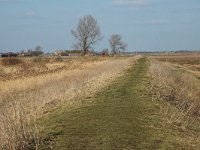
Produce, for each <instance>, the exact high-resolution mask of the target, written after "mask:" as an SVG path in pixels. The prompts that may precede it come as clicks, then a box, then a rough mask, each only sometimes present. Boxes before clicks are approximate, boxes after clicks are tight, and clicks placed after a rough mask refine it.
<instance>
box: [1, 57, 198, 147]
mask: <svg viewBox="0 0 200 150" xmlns="http://www.w3.org/2000/svg"><path fill="white" fill-rule="evenodd" d="M199 58H200V57H199V56H196V55H187V56H186V55H184V56H176V55H172V56H163V55H160V56H148V57H147V56H145V57H144V56H132V57H127V56H126V57H119V56H118V57H77V58H69V57H27V58H23V57H20V58H18V57H16V58H1V59H0V61H1V64H0V69H1V73H0V148H1V149H2V150H17V149H55V150H57V149H59V150H62V149H63V150H65V149H66V148H67V149H108V150H109V149H169V148H170V149H199V147H200V143H199V140H200V128H199V127H200V109H199V108H200V100H199V97H200V81H199V79H198V77H197V73H198V71H199V70H198V69H195V70H194V66H196V67H197V66H199ZM191 71H195V73H194V72H191Z"/></svg>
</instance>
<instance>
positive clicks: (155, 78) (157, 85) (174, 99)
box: [149, 61, 200, 126]
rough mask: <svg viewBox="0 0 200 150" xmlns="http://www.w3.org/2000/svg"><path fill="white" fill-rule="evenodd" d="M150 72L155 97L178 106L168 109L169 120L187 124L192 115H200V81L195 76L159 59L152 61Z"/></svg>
mask: <svg viewBox="0 0 200 150" xmlns="http://www.w3.org/2000/svg"><path fill="white" fill-rule="evenodd" d="M149 74H150V76H151V81H152V82H151V91H152V94H153V95H154V98H158V99H161V100H166V101H168V102H170V104H173V105H175V106H176V108H175V109H174V110H171V111H169V110H167V114H168V115H169V122H171V123H178V124H182V125H183V126H187V125H188V123H189V118H190V117H191V116H198V117H199V116H200V110H199V108H200V100H199V97H200V83H199V81H198V80H197V79H196V78H195V77H194V76H192V75H190V74H187V73H183V72H180V71H178V70H177V69H175V68H173V67H172V66H171V65H170V64H169V63H163V62H158V61H151V65H150V71H149Z"/></svg>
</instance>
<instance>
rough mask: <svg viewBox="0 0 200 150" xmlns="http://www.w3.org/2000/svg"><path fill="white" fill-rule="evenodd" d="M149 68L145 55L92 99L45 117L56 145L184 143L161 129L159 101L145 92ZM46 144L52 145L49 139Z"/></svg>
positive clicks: (106, 148) (59, 147) (157, 145)
mask: <svg viewBox="0 0 200 150" xmlns="http://www.w3.org/2000/svg"><path fill="white" fill-rule="evenodd" d="M147 68H148V63H147V60H146V59H145V58H142V59H140V60H139V61H138V63H137V64H136V65H135V66H134V67H132V68H130V69H129V70H128V71H127V73H126V75H125V76H123V77H121V78H119V80H117V81H115V83H113V84H112V85H111V86H109V87H107V88H106V89H104V90H102V91H101V92H99V93H97V94H96V95H95V96H94V97H90V98H88V99H90V100H91V101H93V102H92V103H90V104H88V103H87V104H83V106H81V107H79V108H75V109H72V110H68V109H65V108H62V109H59V110H57V111H56V112H54V113H53V114H52V115H50V116H49V118H48V119H44V120H43V124H46V125H45V126H46V129H45V132H46V134H48V136H49V137H55V139H54V141H55V142H54V144H53V146H54V149H56V150H62V149H63V150H65V149H66V150H68V149H91V150H94V149H100V150H102V149H103V150H111V149H165V148H166V146H167V148H172V149H173V147H174V146H175V147H177V146H178V147H181V146H180V145H177V144H176V143H173V142H171V143H170V142H169V140H168V139H167V138H168V137H169V136H167V135H168V133H167V132H168V131H167V130H166V129H163V130H162V128H163V121H162V117H163V116H162V115H160V114H159V111H158V107H157V105H156V103H154V102H152V101H151V98H149V97H148V96H147V95H146V94H145V93H147V88H146V86H147V82H148V81H147V80H148V78H147V77H146V71H147ZM164 126H166V125H164ZM49 131H53V132H49ZM169 138H170V137H169ZM172 140H173V138H172ZM44 145H45V147H48V145H50V144H49V143H48V140H47V142H46V143H45V144H44ZM43 148H44V147H43ZM44 149H45V148H44ZM47 149H48V148H47Z"/></svg>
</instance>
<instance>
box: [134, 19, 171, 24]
mask: <svg viewBox="0 0 200 150" xmlns="http://www.w3.org/2000/svg"><path fill="white" fill-rule="evenodd" d="M134 23H136V24H149V25H164V24H168V23H169V20H167V19H150V20H135V21H134Z"/></svg>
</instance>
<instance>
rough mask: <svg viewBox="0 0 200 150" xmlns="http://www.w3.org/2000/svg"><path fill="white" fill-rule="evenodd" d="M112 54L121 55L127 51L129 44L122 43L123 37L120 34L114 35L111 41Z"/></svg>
mask: <svg viewBox="0 0 200 150" xmlns="http://www.w3.org/2000/svg"><path fill="white" fill-rule="evenodd" d="M109 44H110V47H111V53H112V54H118V53H121V52H123V53H124V51H125V50H126V49H127V44H126V43H124V42H123V41H122V37H121V35H119V34H113V35H112V36H111V38H110V40H109Z"/></svg>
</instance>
